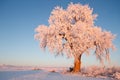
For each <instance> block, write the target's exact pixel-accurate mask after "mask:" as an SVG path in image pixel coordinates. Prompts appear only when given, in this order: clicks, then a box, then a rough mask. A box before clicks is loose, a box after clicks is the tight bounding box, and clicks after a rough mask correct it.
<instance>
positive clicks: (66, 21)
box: [35, 3, 115, 62]
mask: <svg viewBox="0 0 120 80" xmlns="http://www.w3.org/2000/svg"><path fill="white" fill-rule="evenodd" d="M96 17H97V15H96V14H93V9H92V8H90V7H89V6H88V5H82V4H73V3H71V4H69V5H68V7H67V9H63V8H61V7H55V8H54V9H53V11H52V12H51V15H50V17H49V20H48V21H49V25H48V26H45V25H40V26H38V27H37V28H36V29H35V31H36V32H37V33H36V34H35V39H37V40H39V42H40V46H41V48H48V49H49V50H50V52H52V53H55V54H63V53H65V54H67V55H68V57H78V56H79V55H81V54H83V53H86V54H89V53H90V50H95V54H96V57H97V59H99V60H100V61H101V62H103V61H104V59H107V60H109V49H110V48H112V49H113V48H114V45H113V43H112V41H113V39H114V37H115V36H114V35H113V34H112V33H111V32H108V31H104V30H102V29H101V27H98V26H96V25H95V24H94V20H95V19H96Z"/></svg>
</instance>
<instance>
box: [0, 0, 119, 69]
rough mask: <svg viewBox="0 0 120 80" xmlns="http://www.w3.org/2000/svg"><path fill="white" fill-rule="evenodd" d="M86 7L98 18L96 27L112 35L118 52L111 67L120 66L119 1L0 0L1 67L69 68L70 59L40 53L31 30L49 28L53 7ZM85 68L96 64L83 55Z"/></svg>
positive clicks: (71, 63)
mask: <svg viewBox="0 0 120 80" xmlns="http://www.w3.org/2000/svg"><path fill="white" fill-rule="evenodd" d="M70 2H73V3H81V4H89V5H90V7H91V8H93V9H94V13H97V14H98V18H97V21H96V22H95V24H96V25H98V26H101V27H102V28H103V29H105V30H108V31H111V32H112V33H114V34H116V35H117V37H116V39H115V40H114V44H115V45H116V48H117V50H116V51H112V52H111V65H119V66H120V1H119V0H0V64H11V65H25V66H26V65H27V66H54V67H68V66H72V65H73V58H71V59H68V58H67V57H66V56H57V57H55V56H54V54H50V53H49V51H45V52H44V51H42V50H41V49H40V47H39V43H38V41H36V40H34V34H35V31H34V29H35V28H36V27H37V26H38V25H40V24H45V25H48V18H49V16H50V12H51V11H52V9H53V8H54V7H55V6H62V7H63V8H66V7H67V5H68V4H69V3H70ZM82 63H83V65H84V66H86V65H92V64H99V61H98V60H97V59H96V58H95V56H94V55H93V54H91V55H90V56H86V55H83V57H82Z"/></svg>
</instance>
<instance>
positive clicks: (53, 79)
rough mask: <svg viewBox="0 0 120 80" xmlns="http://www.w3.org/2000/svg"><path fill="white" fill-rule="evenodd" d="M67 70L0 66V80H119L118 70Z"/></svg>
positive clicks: (93, 68) (119, 73)
mask: <svg viewBox="0 0 120 80" xmlns="http://www.w3.org/2000/svg"><path fill="white" fill-rule="evenodd" d="M66 70H67V68H55V67H20V66H10V65H9V66H8V65H4V66H0V80H120V68H119V67H112V68H106V69H105V68H100V67H95V66H94V67H92V66H91V67H89V68H87V69H85V68H84V69H83V68H82V72H81V73H77V74H73V73H70V72H66Z"/></svg>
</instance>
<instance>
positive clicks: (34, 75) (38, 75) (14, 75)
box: [0, 70, 114, 80]
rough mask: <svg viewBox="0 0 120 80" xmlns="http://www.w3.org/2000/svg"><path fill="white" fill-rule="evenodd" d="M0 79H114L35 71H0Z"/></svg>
mask: <svg viewBox="0 0 120 80" xmlns="http://www.w3.org/2000/svg"><path fill="white" fill-rule="evenodd" d="M0 80H114V79H110V78H94V77H82V76H79V75H74V74H62V73H59V72H47V71H42V70H36V71H33V70H31V71H1V72H0Z"/></svg>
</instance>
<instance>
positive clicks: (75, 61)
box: [73, 55, 81, 72]
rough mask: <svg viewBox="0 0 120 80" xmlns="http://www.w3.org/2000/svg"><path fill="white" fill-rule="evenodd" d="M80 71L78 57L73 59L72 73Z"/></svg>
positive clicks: (79, 58)
mask: <svg viewBox="0 0 120 80" xmlns="http://www.w3.org/2000/svg"><path fill="white" fill-rule="evenodd" d="M80 69H81V55H80V56H79V57H75V60H74V68H73V72H80Z"/></svg>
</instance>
